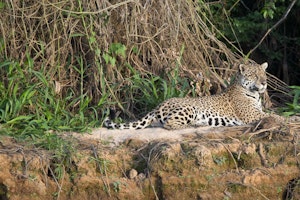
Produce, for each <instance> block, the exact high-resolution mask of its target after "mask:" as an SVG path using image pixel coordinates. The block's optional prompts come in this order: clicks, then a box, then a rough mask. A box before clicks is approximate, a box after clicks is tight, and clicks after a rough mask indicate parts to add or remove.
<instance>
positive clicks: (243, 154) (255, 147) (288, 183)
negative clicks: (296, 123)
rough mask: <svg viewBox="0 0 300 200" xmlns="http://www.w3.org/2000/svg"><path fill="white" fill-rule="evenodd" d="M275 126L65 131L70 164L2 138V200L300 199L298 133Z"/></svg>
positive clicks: (46, 152) (29, 146) (0, 146)
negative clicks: (68, 142)
mask: <svg viewBox="0 0 300 200" xmlns="http://www.w3.org/2000/svg"><path fill="white" fill-rule="evenodd" d="M268 125H270V124H269V123H267V126H263V127H235V128H215V129H212V128H211V129H188V130H186V131H177V132H176V131H174V132H172V131H166V130H163V129H160V128H154V129H151V128H150V129H145V130H142V131H129V132H127V133H124V134H125V135H127V136H128V137H125V136H124V135H123V136H122V138H121V139H120V136H121V134H120V132H117V131H115V132H114V131H110V130H105V129H97V130H94V131H93V132H92V133H91V134H64V135H62V137H65V139H66V140H70V141H71V142H72V143H71V144H72V145H74V147H75V149H76V151H75V153H73V154H71V156H70V158H68V159H66V161H65V163H64V164H61V162H58V160H57V159H56V155H53V152H49V151H46V150H44V149H37V148H34V147H32V145H28V144H24V142H16V141H15V140H14V139H12V138H9V137H1V142H0V199H12V200H17V199H20V200H21V199H22V200H24V199H75V200H76V199H80V200H83V199H203V200H204V199H299V198H300V195H299V194H300V193H299V192H300V189H299V184H300V182H299V140H298V134H299V128H297V127H296V128H295V127H294V128H292V127H291V126H286V127H278V126H275V125H274V126H268ZM151 134H152V135H156V136H159V135H163V137H153V138H147V137H143V135H151ZM66 135H68V137H66ZM70 135H72V136H71V137H70ZM172 135H173V136H172ZM62 153H65V154H68V152H64V151H63V150H62ZM58 163H60V165H59V164H58Z"/></svg>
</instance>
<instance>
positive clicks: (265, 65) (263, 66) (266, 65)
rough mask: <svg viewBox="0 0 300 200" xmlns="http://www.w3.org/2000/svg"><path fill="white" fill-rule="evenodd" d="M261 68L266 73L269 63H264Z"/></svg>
mask: <svg viewBox="0 0 300 200" xmlns="http://www.w3.org/2000/svg"><path fill="white" fill-rule="evenodd" d="M260 66H261V67H262V68H263V70H265V71H266V69H267V67H268V63H267V62H264V63H263V64H261V65H260Z"/></svg>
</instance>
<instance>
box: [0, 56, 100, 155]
mask: <svg viewBox="0 0 300 200" xmlns="http://www.w3.org/2000/svg"><path fill="white" fill-rule="evenodd" d="M82 65H83V64H82V63H81V64H80V66H79V67H78V68H77V67H75V66H73V68H74V70H77V71H78V74H80V80H81V83H80V85H81V86H82V84H83V81H84V80H83V79H84V76H83V73H84V71H83V68H82ZM41 71H43V70H40V71H36V70H34V63H33V61H32V59H31V58H30V57H27V61H26V62H25V63H24V64H22V65H21V64H20V63H18V62H15V61H5V62H3V63H1V64H0V73H1V79H2V80H1V82H0V90H1V91H0V121H1V123H3V126H2V129H1V132H2V133H5V134H10V135H11V136H14V137H17V138H27V136H29V137H30V138H32V139H33V138H36V139H37V138H38V139H39V140H44V142H45V144H47V145H48V142H49V140H48V139H49V135H48V134H45V133H49V132H52V131H80V132H81V131H87V130H88V129H89V127H92V126H95V125H96V124H97V121H98V115H97V112H96V109H95V108H94V107H90V106H89V102H90V101H91V99H90V98H89V97H88V96H87V95H86V94H84V93H83V89H82V88H80V90H79V91H80V93H79V96H77V97H76V95H77V94H76V92H74V91H72V90H69V92H68V94H69V95H68V96H67V97H66V98H64V99H62V98H61V97H59V95H58V94H57V92H56V91H55V84H54V82H51V79H50V77H47V75H45V74H43V73H41ZM47 145H42V146H44V147H46V148H49V149H52V148H51V146H47ZM49 145H50V144H49Z"/></svg>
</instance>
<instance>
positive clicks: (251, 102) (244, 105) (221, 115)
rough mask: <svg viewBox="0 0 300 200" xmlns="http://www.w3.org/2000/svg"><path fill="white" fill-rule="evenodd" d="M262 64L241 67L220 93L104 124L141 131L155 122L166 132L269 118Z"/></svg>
mask: <svg viewBox="0 0 300 200" xmlns="http://www.w3.org/2000/svg"><path fill="white" fill-rule="evenodd" d="M267 67H268V63H263V64H262V65H257V64H249V65H244V64H241V65H240V66H239V72H238V74H237V77H236V80H235V82H234V83H233V84H232V85H231V86H230V87H229V88H228V89H227V90H226V91H225V92H223V93H221V94H217V95H212V96H205V97H198V98H171V99H169V100H166V101H164V102H163V103H162V104H160V105H159V106H158V107H157V108H156V109H154V110H153V111H151V112H149V113H148V114H147V115H146V116H145V117H143V118H142V119H141V120H138V121H135V122H130V123H121V124H118V123H114V122H112V121H111V120H110V119H109V118H107V119H105V121H104V125H105V126H106V127H108V128H113V129H143V128H146V127H147V126H150V125H151V124H152V123H153V122H154V121H157V122H159V123H160V124H161V125H162V126H163V127H164V128H166V129H182V128H186V127H191V126H195V127H197V126H213V127H217V126H238V125H245V124H249V123H252V122H255V121H258V120H260V119H262V118H265V117H269V116H272V117H275V118H276V119H278V120H281V117H280V116H277V115H271V114H268V113H265V112H263V111H262V104H261V99H260V94H261V93H264V92H265V90H266V88H267V76H266V68H267Z"/></svg>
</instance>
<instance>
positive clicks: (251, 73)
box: [239, 62, 268, 93]
mask: <svg viewBox="0 0 300 200" xmlns="http://www.w3.org/2000/svg"><path fill="white" fill-rule="evenodd" d="M267 67H268V63H267V62H265V63H263V64H261V65H259V64H247V65H245V64H240V66H239V72H240V78H239V81H240V84H241V85H242V86H243V87H244V88H246V89H247V90H249V91H251V92H256V91H257V92H259V93H264V92H265V90H266V89H267V75H266V69H267Z"/></svg>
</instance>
